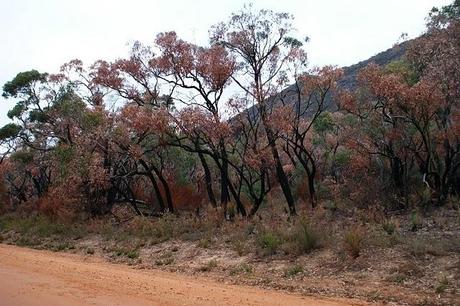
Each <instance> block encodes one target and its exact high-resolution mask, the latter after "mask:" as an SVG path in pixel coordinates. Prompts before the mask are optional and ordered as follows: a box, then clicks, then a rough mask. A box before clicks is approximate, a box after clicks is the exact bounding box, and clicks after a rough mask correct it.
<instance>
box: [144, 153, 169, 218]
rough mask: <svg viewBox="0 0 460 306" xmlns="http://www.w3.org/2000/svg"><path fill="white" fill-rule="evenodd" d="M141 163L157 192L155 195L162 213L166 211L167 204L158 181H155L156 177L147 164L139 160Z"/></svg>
mask: <svg viewBox="0 0 460 306" xmlns="http://www.w3.org/2000/svg"><path fill="white" fill-rule="evenodd" d="M139 162H140V163H141V165H142V167H143V168H144V170H145V173H146V175H147V177H148V178H149V179H150V182H151V183H152V186H153V189H154V191H155V195H156V197H157V200H158V205H159V206H160V209H161V212H164V211H165V202H164V200H163V196H162V195H161V191H160V188H159V187H158V183H157V180H156V179H155V176H154V175H153V174H152V171H151V170H150V169H149V167H148V165H147V163H146V162H145V161H143V160H139Z"/></svg>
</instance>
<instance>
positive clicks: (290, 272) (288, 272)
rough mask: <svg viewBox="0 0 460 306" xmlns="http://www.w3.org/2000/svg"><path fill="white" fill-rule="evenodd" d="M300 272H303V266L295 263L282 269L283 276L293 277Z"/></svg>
mask: <svg viewBox="0 0 460 306" xmlns="http://www.w3.org/2000/svg"><path fill="white" fill-rule="evenodd" d="M302 272H303V267H302V266H301V265H298V264H296V265H293V266H290V267H287V268H286V269H285V270H284V277H288V278H289V277H293V276H295V275H297V274H299V273H302Z"/></svg>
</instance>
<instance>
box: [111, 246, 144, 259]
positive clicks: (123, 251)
mask: <svg viewBox="0 0 460 306" xmlns="http://www.w3.org/2000/svg"><path fill="white" fill-rule="evenodd" d="M114 254H115V256H118V257H127V258H129V259H136V258H139V249H138V248H129V247H117V248H116V249H115V250H114Z"/></svg>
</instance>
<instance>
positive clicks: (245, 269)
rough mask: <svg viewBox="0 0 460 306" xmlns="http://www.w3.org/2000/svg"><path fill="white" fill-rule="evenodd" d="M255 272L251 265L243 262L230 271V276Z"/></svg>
mask: <svg viewBox="0 0 460 306" xmlns="http://www.w3.org/2000/svg"><path fill="white" fill-rule="evenodd" d="M253 271H254V268H253V267H252V266H251V265H249V264H247V263H245V262H242V263H239V264H237V265H235V266H234V267H233V268H232V269H231V270H230V275H237V274H249V273H252V272H253Z"/></svg>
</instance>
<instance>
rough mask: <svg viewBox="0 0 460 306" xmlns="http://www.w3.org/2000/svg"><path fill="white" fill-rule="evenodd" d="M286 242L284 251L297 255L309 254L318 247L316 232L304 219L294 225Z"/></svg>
mask: <svg viewBox="0 0 460 306" xmlns="http://www.w3.org/2000/svg"><path fill="white" fill-rule="evenodd" d="M287 240H288V245H287V246H285V251H287V253H294V254H297V255H299V254H305V253H308V252H311V251H312V250H314V249H316V248H318V247H319V246H320V244H319V237H318V234H317V232H316V230H315V229H314V228H313V227H312V226H311V224H310V223H309V222H308V221H307V220H306V219H303V220H301V221H300V222H298V223H297V224H296V225H295V227H294V228H293V229H292V231H291V232H290V234H289V235H288V237H287Z"/></svg>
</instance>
